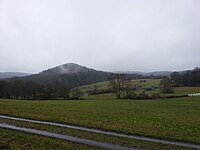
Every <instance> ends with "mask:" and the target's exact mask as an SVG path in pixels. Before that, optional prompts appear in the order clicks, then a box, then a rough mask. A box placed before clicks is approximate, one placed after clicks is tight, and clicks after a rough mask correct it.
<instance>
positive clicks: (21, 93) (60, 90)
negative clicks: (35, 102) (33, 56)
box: [0, 80, 82, 99]
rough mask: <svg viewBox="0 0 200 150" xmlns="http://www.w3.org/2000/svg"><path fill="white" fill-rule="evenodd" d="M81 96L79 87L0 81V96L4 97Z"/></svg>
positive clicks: (67, 97)
mask: <svg viewBox="0 0 200 150" xmlns="http://www.w3.org/2000/svg"><path fill="white" fill-rule="evenodd" d="M81 96H82V92H81V91H80V90H79V89H74V90H71V89H69V88H68V87H67V86H63V85H62V86H59V87H55V86H53V85H51V84H39V83H35V82H33V81H26V80H13V81H11V80H1V81H0V98H4V99H56V98H59V99H80V97H81Z"/></svg>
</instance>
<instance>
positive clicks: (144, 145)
mask: <svg viewBox="0 0 200 150" xmlns="http://www.w3.org/2000/svg"><path fill="white" fill-rule="evenodd" d="M0 122H4V123H7V124H11V125H15V126H20V127H27V128H34V129H39V130H45V131H49V132H54V133H60V134H66V135H71V136H75V137H81V138H86V139H91V140H96V141H101V142H107V143H113V144H117V145H122V146H126V147H134V148H139V149H150V148H151V149H161V148H162V149H163V150H165V149H166V150H168V149H174V150H187V149H189V148H185V147H181V146H175V145H167V144H161V143H154V142H147V141H141V140H135V139H130V138H121V137H116V136H110V135H104V134H99V133H92V132H87V131H81V130H75V129H69V128H63V127H57V126H51V125H42V124H37V123H29V122H23V121H15V120H9V119H1V118H0ZM1 140H3V139H1V138H0V141H1ZM0 143H1V142H0ZM94 149H95V148H94Z"/></svg>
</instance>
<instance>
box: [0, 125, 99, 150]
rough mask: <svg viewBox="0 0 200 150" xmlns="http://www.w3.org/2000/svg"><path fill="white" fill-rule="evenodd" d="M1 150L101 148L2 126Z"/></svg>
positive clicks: (81, 149)
mask: <svg viewBox="0 0 200 150" xmlns="http://www.w3.org/2000/svg"><path fill="white" fill-rule="evenodd" d="M0 149H1V150H46V149H48V150H93V149H100V148H95V147H90V146H87V145H82V144H77V143H72V142H68V141H64V140H57V139H54V138H48V137H43V136H39V135H34V134H27V133H23V132H19V131H13V130H8V129H1V128H0Z"/></svg>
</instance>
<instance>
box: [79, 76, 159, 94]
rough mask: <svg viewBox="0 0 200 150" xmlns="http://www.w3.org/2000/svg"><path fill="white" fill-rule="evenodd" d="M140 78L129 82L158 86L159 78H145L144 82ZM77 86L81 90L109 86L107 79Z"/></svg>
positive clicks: (143, 85) (106, 87)
mask: <svg viewBox="0 0 200 150" xmlns="http://www.w3.org/2000/svg"><path fill="white" fill-rule="evenodd" d="M140 80H142V79H136V80H132V81H131V84H132V85H137V86H141V87H147V86H151V85H153V86H158V85H159V83H160V80H161V79H145V81H146V82H140ZM78 88H79V89H81V90H82V91H83V92H87V91H90V90H92V89H94V88H97V89H108V88H109V81H104V82H99V83H94V84H90V85H85V86H80V87H78Z"/></svg>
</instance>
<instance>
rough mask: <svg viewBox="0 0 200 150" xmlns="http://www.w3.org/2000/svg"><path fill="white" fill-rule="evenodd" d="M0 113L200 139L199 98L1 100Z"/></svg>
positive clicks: (149, 134) (162, 136) (161, 136)
mask: <svg viewBox="0 0 200 150" xmlns="http://www.w3.org/2000/svg"><path fill="white" fill-rule="evenodd" d="M0 114H4V115H11V116H18V117H24V118H31V119H37V120H45V121H54V122H62V123H66V124H74V125H79V126H86V127H92V128H100V129H104V130H112V131H116V132H124V133H131V134H138V135H144V136H150V137H158V138H164V139H172V140H182V141H190V142H194V143H199V141H200V117H199V116H200V99H199V97H196V98H189V97H186V98H179V99H169V100H167V99H166V100H117V99H110V100H109V99H108V100H105V99H104V100H100V98H98V99H97V100H95V99H94V100H79V101H78V100H75V101H67V100H66V101H64V100H50V101H37V100H32V101H25V100H0Z"/></svg>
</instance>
